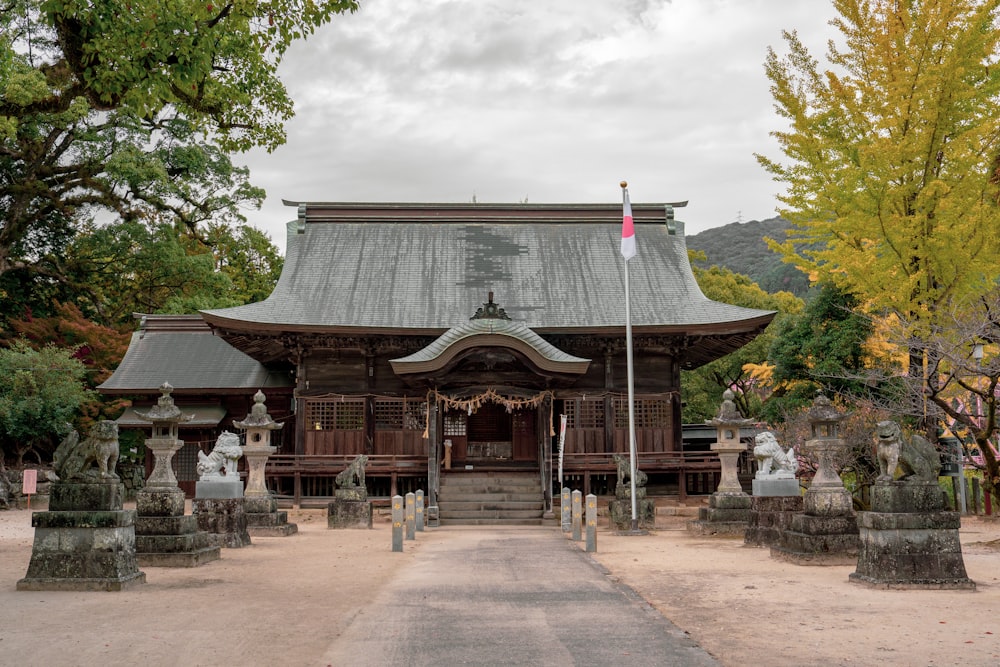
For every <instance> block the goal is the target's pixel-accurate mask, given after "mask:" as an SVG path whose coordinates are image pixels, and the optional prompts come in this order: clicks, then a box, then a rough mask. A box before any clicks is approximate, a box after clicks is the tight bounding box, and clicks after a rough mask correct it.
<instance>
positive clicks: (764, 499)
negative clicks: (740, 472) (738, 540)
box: [743, 480, 803, 547]
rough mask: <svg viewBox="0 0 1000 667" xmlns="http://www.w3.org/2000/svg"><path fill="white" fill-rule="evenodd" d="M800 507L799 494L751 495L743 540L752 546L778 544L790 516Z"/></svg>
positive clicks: (788, 524)
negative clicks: (748, 516)
mask: <svg viewBox="0 0 1000 667" xmlns="http://www.w3.org/2000/svg"><path fill="white" fill-rule="evenodd" d="M754 481H755V482H756V481H757V480H754ZM802 507H803V504H802V496H800V495H793V496H753V498H752V500H751V504H750V519H749V521H748V523H747V529H746V533H745V534H744V535H743V542H744V543H745V544H747V545H748V546H754V547H771V546H774V545H776V544H779V543H780V542H781V534H782V533H783V532H784V531H786V530H788V529H789V528H790V527H791V523H792V518H793V517H794V516H795V515H797V514H801V513H802Z"/></svg>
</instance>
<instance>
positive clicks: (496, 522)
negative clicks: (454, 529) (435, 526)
mask: <svg viewBox="0 0 1000 667" xmlns="http://www.w3.org/2000/svg"><path fill="white" fill-rule="evenodd" d="M441 525H442V526H541V525H543V522H542V519H541V518H537V519H482V518H480V519H445V518H442V519H441Z"/></svg>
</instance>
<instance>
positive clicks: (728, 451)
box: [688, 389, 753, 535]
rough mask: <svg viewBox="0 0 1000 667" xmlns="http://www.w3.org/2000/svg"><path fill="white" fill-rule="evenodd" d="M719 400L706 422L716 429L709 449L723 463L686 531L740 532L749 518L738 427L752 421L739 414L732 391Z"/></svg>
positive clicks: (710, 533) (742, 445)
mask: <svg viewBox="0 0 1000 667" xmlns="http://www.w3.org/2000/svg"><path fill="white" fill-rule="evenodd" d="M722 399H723V400H722V405H721V406H720V407H719V413H718V415H717V416H716V417H715V418H714V419H708V420H706V421H705V423H706V424H710V425H713V426H715V428H716V431H717V433H716V440H715V442H713V443H712V445H711V448H712V451H713V452H715V453H717V454H718V455H719V462H720V464H721V466H722V474H721V475H720V478H719V486H718V488H717V489H716V491H715V493H713V494H712V495H711V496H710V497H709V499H708V507H702V508H699V510H698V519H697V520H695V521H690V522H688V530H691V531H693V532H697V533H701V534H705V535H743V534H744V533H745V531H746V528H747V523H748V521H749V519H750V506H751V499H750V496H748V495H747V494H746V493H744V492H743V487H742V486H741V485H740V479H739V475H738V473H739V459H740V454H742V453H743V452H745V451H746V449H747V448H746V445H745V444H743V442H741V441H740V428H742V427H743V426H747V425H748V424H751V423H752V421H753V420H751V419H744V418H743V415H741V414H740V411H739V410H738V409H737V408H736V404H735V403H734V402H733V392H732V391H731V390H729V389H727V390H726V391H725V392H724V393H723V394H722Z"/></svg>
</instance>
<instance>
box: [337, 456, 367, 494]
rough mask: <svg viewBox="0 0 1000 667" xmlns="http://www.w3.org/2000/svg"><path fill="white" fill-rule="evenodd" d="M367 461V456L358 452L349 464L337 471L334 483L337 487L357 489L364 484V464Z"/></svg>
mask: <svg viewBox="0 0 1000 667" xmlns="http://www.w3.org/2000/svg"><path fill="white" fill-rule="evenodd" d="M367 463H368V457H367V456H366V455H364V454H359V455H358V456H357V457H356V458H355V459H354V460H353V461H351V463H350V465H348V466H347V468H345V469H344V470H341V471H340V472H339V473H337V478H336V480H335V481H336V483H337V487H338V488H341V489H357V488H362V487H364V486H365V465H367Z"/></svg>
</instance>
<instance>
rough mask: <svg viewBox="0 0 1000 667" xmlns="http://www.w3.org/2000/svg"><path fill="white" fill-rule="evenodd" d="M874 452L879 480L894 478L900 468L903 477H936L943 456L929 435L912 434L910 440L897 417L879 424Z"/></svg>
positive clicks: (920, 479)
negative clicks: (895, 419)
mask: <svg viewBox="0 0 1000 667" xmlns="http://www.w3.org/2000/svg"><path fill="white" fill-rule="evenodd" d="M875 432H876V438H875V454H876V457H877V458H878V470H879V476H878V478H877V481H879V482H891V481H893V480H894V479H895V478H896V469H897V468H898V469H899V470H900V472H901V473H902V475H901V476H900V479H901V480H909V479H912V480H919V481H936V480H937V477H938V473H939V472H940V471H941V457H940V456H939V455H938V453H937V450H936V449H934V445H932V444H931V443H930V442H928V441H927V439H926V438H924V437H922V436H919V435H913V436H911V437H910V439H909V440H907V439H906V438H904V437H903V431H902V429H900V427H899V424H897V423H896V422H894V421H881V422H879V423H878V426H877V427H876V431H875Z"/></svg>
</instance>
